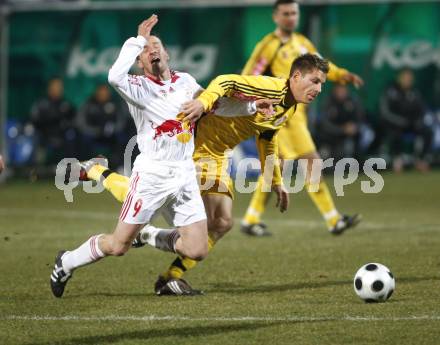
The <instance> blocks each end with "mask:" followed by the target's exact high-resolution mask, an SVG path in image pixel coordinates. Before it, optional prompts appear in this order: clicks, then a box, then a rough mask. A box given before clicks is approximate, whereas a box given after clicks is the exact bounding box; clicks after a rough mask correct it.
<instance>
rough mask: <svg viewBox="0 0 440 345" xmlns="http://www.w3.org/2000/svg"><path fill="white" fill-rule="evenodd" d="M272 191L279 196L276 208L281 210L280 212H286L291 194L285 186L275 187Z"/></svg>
mask: <svg viewBox="0 0 440 345" xmlns="http://www.w3.org/2000/svg"><path fill="white" fill-rule="evenodd" d="M272 190H273V191H274V192H275V194H276V195H277V204H276V207H277V208H279V209H280V212H284V211H286V210H287V208H288V207H289V193H288V192H287V190H286V188H285V187H284V186H283V185H279V186H273V187H272Z"/></svg>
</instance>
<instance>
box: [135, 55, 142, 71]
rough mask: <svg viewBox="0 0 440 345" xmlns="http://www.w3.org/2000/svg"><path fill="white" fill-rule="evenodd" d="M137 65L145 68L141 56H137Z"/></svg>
mask: <svg viewBox="0 0 440 345" xmlns="http://www.w3.org/2000/svg"><path fill="white" fill-rule="evenodd" d="M136 66H138V67H139V68H140V69H142V68H144V65H143V64H142V61H141V59H140V57H139V56H137V57H136Z"/></svg>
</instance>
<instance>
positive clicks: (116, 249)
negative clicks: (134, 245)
mask: <svg viewBox="0 0 440 345" xmlns="http://www.w3.org/2000/svg"><path fill="white" fill-rule="evenodd" d="M129 249H130V244H126V243H117V244H113V247H112V252H111V255H113V256H122V255H124V254H125V253H126V252H127V251H128V250H129Z"/></svg>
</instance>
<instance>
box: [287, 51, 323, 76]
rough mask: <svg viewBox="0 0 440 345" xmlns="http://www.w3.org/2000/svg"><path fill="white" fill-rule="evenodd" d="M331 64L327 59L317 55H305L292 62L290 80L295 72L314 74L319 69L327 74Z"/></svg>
mask: <svg viewBox="0 0 440 345" xmlns="http://www.w3.org/2000/svg"><path fill="white" fill-rule="evenodd" d="M329 68H330V67H329V64H328V61H327V60H326V59H323V58H321V57H319V56H318V55H316V54H310V53H307V54H304V55H300V56H298V57H297V58H296V59H295V60H293V62H292V67H291V68H290V74H289V78H290V77H291V76H292V75H293V73H294V72H295V71H300V72H301V73H307V72H312V71H313V70H315V69H319V70H320V71H322V72H324V73H325V74H327V73H328V71H329Z"/></svg>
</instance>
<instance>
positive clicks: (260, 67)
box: [241, 36, 274, 75]
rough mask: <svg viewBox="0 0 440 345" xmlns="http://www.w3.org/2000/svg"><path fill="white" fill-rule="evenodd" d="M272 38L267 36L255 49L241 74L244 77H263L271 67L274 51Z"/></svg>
mask: <svg viewBox="0 0 440 345" xmlns="http://www.w3.org/2000/svg"><path fill="white" fill-rule="evenodd" d="M272 40H273V37H272V36H266V37H265V38H264V39H263V40H262V41H260V42H259V43H258V44H257V45H256V46H255V48H254V50H253V52H252V54H251V56H250V58H249V60H248V61H247V62H246V65H245V66H244V68H243V71H242V72H241V74H242V75H261V74H263V73H264V71H265V70H266V69H267V67H268V66H269V63H270V61H271V60H272V59H273V54H274V52H273V50H271V45H270V43H271V41H272Z"/></svg>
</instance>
